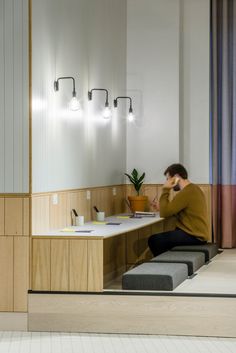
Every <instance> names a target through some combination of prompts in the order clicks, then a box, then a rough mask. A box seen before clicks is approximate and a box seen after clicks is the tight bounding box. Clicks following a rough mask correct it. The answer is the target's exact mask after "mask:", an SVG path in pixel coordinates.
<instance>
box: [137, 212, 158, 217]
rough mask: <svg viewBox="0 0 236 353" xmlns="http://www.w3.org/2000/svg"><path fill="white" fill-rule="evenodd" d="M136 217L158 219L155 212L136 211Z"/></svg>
mask: <svg viewBox="0 0 236 353" xmlns="http://www.w3.org/2000/svg"><path fill="white" fill-rule="evenodd" d="M134 214H135V215H137V216H142V217H156V213H155V212H142V211H135V212H134Z"/></svg>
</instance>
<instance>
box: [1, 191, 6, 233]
mask: <svg viewBox="0 0 236 353" xmlns="http://www.w3.org/2000/svg"><path fill="white" fill-rule="evenodd" d="M4 208H5V206H4V198H3V197H1V198H0V235H4V234H5V229H4V228H5V216H4V214H5V212H4Z"/></svg>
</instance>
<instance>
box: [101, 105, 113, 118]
mask: <svg viewBox="0 0 236 353" xmlns="http://www.w3.org/2000/svg"><path fill="white" fill-rule="evenodd" d="M102 116H103V118H104V119H110V117H111V108H110V107H105V108H104V109H103V112H102Z"/></svg>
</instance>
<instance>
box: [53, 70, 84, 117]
mask: <svg viewBox="0 0 236 353" xmlns="http://www.w3.org/2000/svg"><path fill="white" fill-rule="evenodd" d="M59 80H72V82H73V91H72V98H71V100H70V102H69V109H70V110H79V109H80V103H79V100H78V99H77V98H76V91H75V79H74V77H71V76H64V77H59V78H58V79H57V80H56V81H54V90H55V91H56V92H57V91H59Z"/></svg>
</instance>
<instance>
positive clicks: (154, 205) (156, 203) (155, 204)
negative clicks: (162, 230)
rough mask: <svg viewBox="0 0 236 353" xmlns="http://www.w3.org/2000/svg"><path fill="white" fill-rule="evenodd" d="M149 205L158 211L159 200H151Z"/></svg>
mask: <svg viewBox="0 0 236 353" xmlns="http://www.w3.org/2000/svg"><path fill="white" fill-rule="evenodd" d="M150 205H151V207H152V208H153V209H154V210H155V211H160V203H159V201H152V202H151V204H150Z"/></svg>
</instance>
